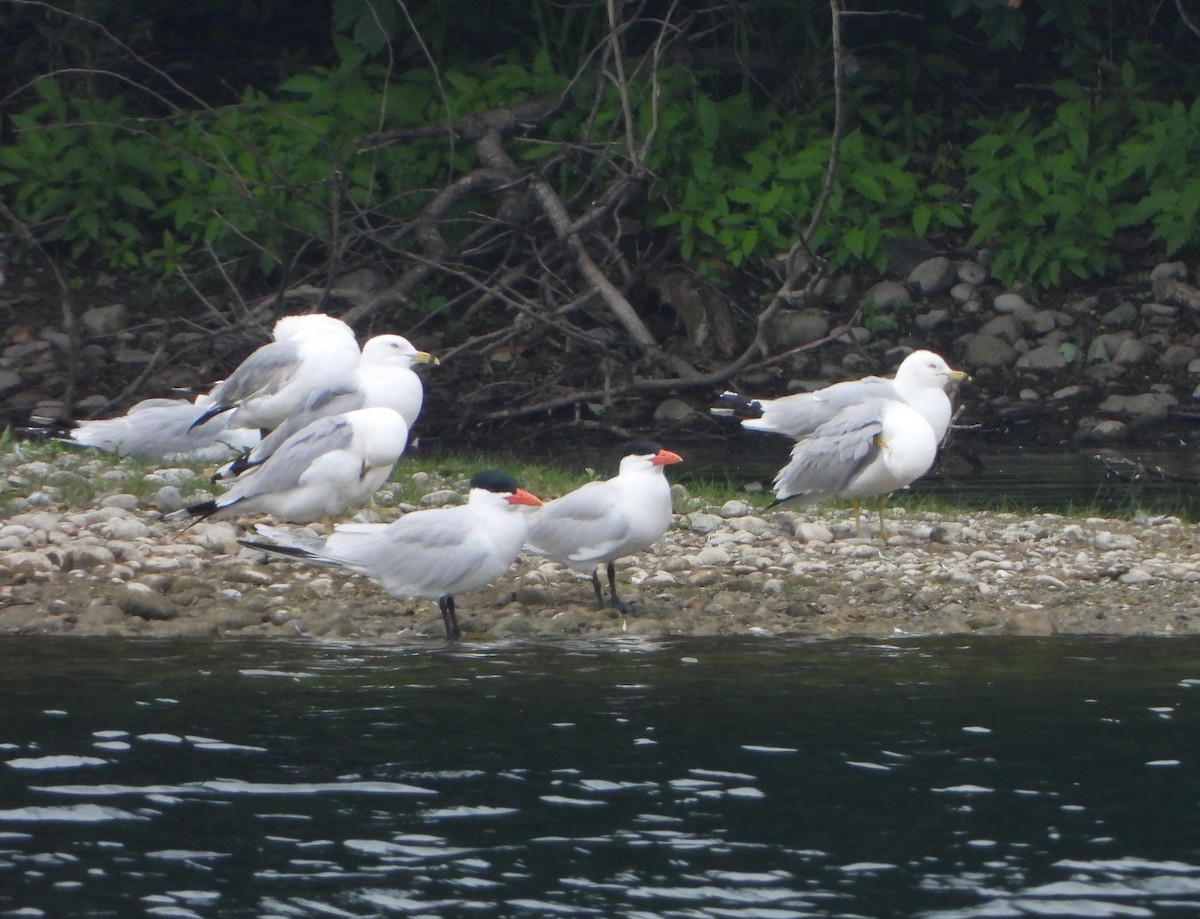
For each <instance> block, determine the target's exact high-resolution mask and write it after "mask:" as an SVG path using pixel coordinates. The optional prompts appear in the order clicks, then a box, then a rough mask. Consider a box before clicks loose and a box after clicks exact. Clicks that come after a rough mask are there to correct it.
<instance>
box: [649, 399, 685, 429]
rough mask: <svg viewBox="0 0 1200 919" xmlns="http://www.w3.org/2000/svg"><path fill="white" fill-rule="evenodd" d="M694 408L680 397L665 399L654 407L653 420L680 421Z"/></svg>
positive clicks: (661, 421) (664, 421) (660, 421)
mask: <svg viewBox="0 0 1200 919" xmlns="http://www.w3.org/2000/svg"><path fill="white" fill-rule="evenodd" d="M694 411H695V410H694V409H693V408H692V407H691V406H690V405H688V404H687V403H686V402H684V401H683V400H682V399H665V400H663V401H662V402H660V403H658V405H657V406H656V407H655V409H654V420H655V421H657V422H659V423H660V424H662V423H669V422H672V421H682V420H683V419H684V418H687V417H688V416H689V415H692V414H693V413H694Z"/></svg>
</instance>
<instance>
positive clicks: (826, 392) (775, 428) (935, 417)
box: [715, 350, 967, 443]
mask: <svg viewBox="0 0 1200 919" xmlns="http://www.w3.org/2000/svg"><path fill="white" fill-rule="evenodd" d="M966 378H967V375H966V374H965V373H963V372H962V371H961V370H953V369H952V368H951V367H950V366H949V365H948V364H947V363H946V361H945V360H944V359H943V358H942V357H941V356H940V355H938V354H934V353H933V352H932V351H924V350H921V351H913V352H912V353H911V354H909V355H908V356H907V357H906V358H904V360H903V361H901V362H900V366H899V367H898V368H897V369H896V375H895V376H894V377H891V378H888V377H876V376H869V377H863V378H862V379H860V380H845V381H843V382H841V383H834V384H832V385H831V386H826V387H824V388H823V389H819V390H817V391H815V392H807V393H793V394H792V395H789V396H780V397H779V398H777V399H752V398H749V397H745V396H739V395H737V394H736V393H731V392H726V393H724V394H722V396H721V400H722V402H724V403H725V406H726V407H725V408H723V409H716V410H715V412H716V413H717V414H749V415H751V416H752V417H746V418H743V419H742V427H744V428H745V429H746V430H748V431H765V432H767V433H771V434H785V435H787V436H788V437H791V438H793V439H794V440H799V439H800V438H802V437H807V436H808V435H809V434H811V433H812V432H813V431H815V430H816V429H817V428H819V427H820V426H821V425H823V424H825V423H826V422H827V421H829V420H830V419H832V418H833V417H834V416H835V415H837V414H838V413H839V412H841V411H842V410H843V409H845V408H847V407H848V406H851V405H854V404H856V403H859V402H863V401H864V400H867V399H899V400H900V401H901V402H907V403H908V404H909V405H911V406H912V407H913V408H915V409H916V410H917V411H918V412H920V413H921V414H922V415H923V416H925V420H926V421H928V422H929V426H930V427H931V428H932V429H933V433H934V436H935V437H936V438H937V440H938V442H939V443H941V441H942V438H943V437H945V435H946V430H947V428H949V426H950V417H951V414H952V406H951V404H950V397H949V396H948V395H947V393H946V389H947V387H949V385H950V384H951V383H955V382H958V381H961V380H964V379H966Z"/></svg>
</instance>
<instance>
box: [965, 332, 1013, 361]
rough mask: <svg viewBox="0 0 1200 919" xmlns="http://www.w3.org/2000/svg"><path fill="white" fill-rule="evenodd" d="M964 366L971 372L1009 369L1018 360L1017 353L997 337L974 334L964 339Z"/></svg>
mask: <svg viewBox="0 0 1200 919" xmlns="http://www.w3.org/2000/svg"><path fill="white" fill-rule="evenodd" d="M962 346H963V364H964V365H966V367H967V368H968V369H969V370H979V369H981V368H984V367H1009V366H1011V365H1012V363H1013V361H1015V360H1016V359H1017V351H1016V349H1015V348H1013V346H1012V345H1010V344H1009V343H1008V342H1006V341H1004V340H1002V339H1000V338H997V337H996V336H995V335H982V334H978V333H977V334H974V335H967V336H965V337H964V338H963V339H962Z"/></svg>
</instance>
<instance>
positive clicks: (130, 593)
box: [113, 582, 179, 621]
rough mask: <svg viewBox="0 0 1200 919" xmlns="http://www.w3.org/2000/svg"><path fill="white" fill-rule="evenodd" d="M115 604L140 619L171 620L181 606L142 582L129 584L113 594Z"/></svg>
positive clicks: (128, 614)
mask: <svg viewBox="0 0 1200 919" xmlns="http://www.w3.org/2000/svg"><path fill="white" fill-rule="evenodd" d="M113 603H114V605H115V606H116V607H117V608H118V609H120V610H121V612H123V613H124V614H125V615H127V616H137V617H138V618H139V619H158V620H165V621H170V620H172V619H175V618H176V617H177V616H178V615H179V607H178V606H177V605H176V604H175V602H174V601H173V600H170V599H169V598H167V597H165V596H164V595H163V594H161V593H159V592H158V591H156V590H154V589H153V588H151V587H149V586H147V585H145V584H141V583H137V582H135V583H132V584H127V585H125V586H124V587H122V588H121V589H120V590H118V591H117V592H116V594H115V595H114V596H113Z"/></svg>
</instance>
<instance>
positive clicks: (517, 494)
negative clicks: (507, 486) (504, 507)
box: [504, 488, 542, 507]
mask: <svg viewBox="0 0 1200 919" xmlns="http://www.w3.org/2000/svg"><path fill="white" fill-rule="evenodd" d="M504 500H505V501H507V502H508V503H509V504H528V505H529V506H530V507H541V506H542V499H541V498H539V497H538V496H537V495H534V494H530V493H529V492H527V491H526V490H525V489H524V488H518V489H517V490H516V491H514V492H513V493H512V494H511V495H509V496H508V497H507V498H505V499H504Z"/></svg>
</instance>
